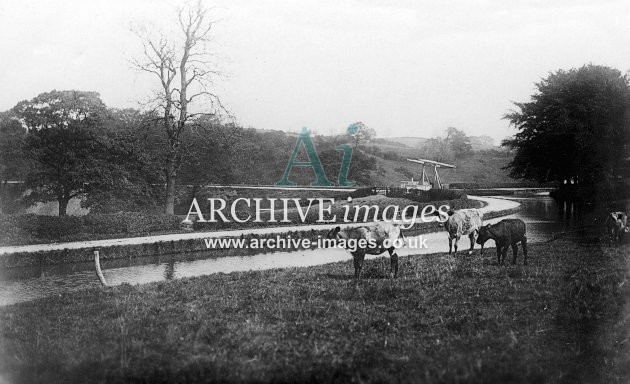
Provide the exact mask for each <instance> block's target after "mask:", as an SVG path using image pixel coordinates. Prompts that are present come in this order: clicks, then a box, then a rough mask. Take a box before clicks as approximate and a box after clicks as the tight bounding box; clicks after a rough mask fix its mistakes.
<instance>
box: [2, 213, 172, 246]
mask: <svg viewBox="0 0 630 384" xmlns="http://www.w3.org/2000/svg"><path fill="white" fill-rule="evenodd" d="M180 221H181V219H180V218H178V217H177V216H171V215H157V214H144V213H136V212H129V213H116V214H95V215H86V216H40V215H35V214H20V215H0V244H2V245H18V244H33V243H42V242H52V241H77V240H87V239H89V240H93V239H96V238H103V237H112V236H111V235H119V236H121V237H125V236H127V237H128V236H138V235H145V234H151V233H155V232H160V231H173V230H178V229H179V225H180ZM108 235H109V236H108Z"/></svg>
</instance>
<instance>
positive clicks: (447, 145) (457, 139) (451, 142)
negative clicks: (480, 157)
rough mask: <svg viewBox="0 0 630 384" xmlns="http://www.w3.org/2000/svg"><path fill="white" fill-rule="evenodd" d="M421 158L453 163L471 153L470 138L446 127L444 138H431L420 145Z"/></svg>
mask: <svg viewBox="0 0 630 384" xmlns="http://www.w3.org/2000/svg"><path fill="white" fill-rule="evenodd" d="M419 148H420V151H421V153H422V156H423V157H426V158H427V159H429V160H435V161H441V162H446V163H448V162H454V161H456V160H462V159H465V158H467V157H468V156H470V155H471V154H472V153H473V150H472V145H471V143H470V137H468V136H467V135H466V133H465V132H464V131H462V130H460V129H457V128H455V127H448V128H447V129H446V130H445V131H444V137H433V138H430V139H428V140H427V141H425V142H424V143H422V144H420V147H419Z"/></svg>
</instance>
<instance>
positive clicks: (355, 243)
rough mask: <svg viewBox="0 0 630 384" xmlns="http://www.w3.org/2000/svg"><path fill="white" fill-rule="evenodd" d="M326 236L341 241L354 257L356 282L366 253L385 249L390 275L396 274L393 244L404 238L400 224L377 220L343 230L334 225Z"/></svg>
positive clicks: (396, 264)
mask: <svg viewBox="0 0 630 384" xmlns="http://www.w3.org/2000/svg"><path fill="white" fill-rule="evenodd" d="M326 237H327V238H329V239H335V240H337V241H343V243H344V246H345V248H346V249H348V250H349V251H350V254H351V255H352V258H353V259H354V278H355V280H356V282H357V283H358V281H359V279H360V277H361V270H362V268H363V260H364V258H365V255H366V254H369V255H380V254H381V253H383V252H385V251H387V252H389V257H390V262H391V273H390V276H391V277H397V276H398V254H397V253H396V247H395V244H396V243H400V240H398V239H399V238H403V239H404V237H403V236H402V232H401V230H400V226H398V225H396V224H391V223H386V222H378V223H376V225H372V226H361V227H349V228H345V229H343V230H342V229H341V228H340V227H335V228H333V229H331V230H330V231H329V232H328V234H327V236H326ZM362 243H363V244H362ZM385 243H388V244H385Z"/></svg>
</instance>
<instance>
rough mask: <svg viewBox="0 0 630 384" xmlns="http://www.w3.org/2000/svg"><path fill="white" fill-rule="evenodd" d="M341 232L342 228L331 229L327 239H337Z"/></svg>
mask: <svg viewBox="0 0 630 384" xmlns="http://www.w3.org/2000/svg"><path fill="white" fill-rule="evenodd" d="M339 231H341V228H339V227H335V228H333V229H331V230H330V231H328V233H327V234H326V238H327V239H337V238H338V237H337V235H339Z"/></svg>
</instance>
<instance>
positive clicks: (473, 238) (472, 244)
mask: <svg viewBox="0 0 630 384" xmlns="http://www.w3.org/2000/svg"><path fill="white" fill-rule="evenodd" d="M468 238H469V239H470V251H468V254H469V255H472V253H473V249H474V248H475V241H477V231H472V233H471V234H470V235H468Z"/></svg>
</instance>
